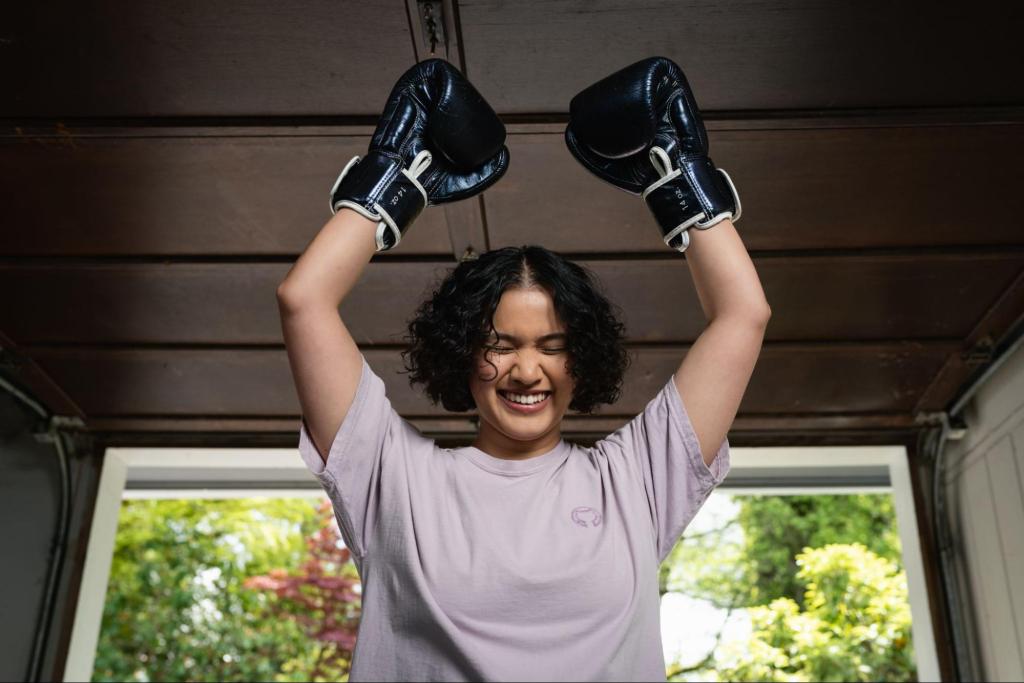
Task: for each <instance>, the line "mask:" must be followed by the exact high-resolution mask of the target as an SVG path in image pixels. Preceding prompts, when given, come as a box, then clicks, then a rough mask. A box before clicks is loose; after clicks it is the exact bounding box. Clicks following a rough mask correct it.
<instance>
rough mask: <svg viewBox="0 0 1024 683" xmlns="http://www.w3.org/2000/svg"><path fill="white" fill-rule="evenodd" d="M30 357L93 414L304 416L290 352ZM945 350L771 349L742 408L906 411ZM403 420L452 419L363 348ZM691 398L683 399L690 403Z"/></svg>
mask: <svg viewBox="0 0 1024 683" xmlns="http://www.w3.org/2000/svg"><path fill="white" fill-rule="evenodd" d="M28 351H29V353H30V354H31V356H32V357H33V358H34V359H35V360H36V362H37V363H39V365H40V367H42V368H43V369H44V370H45V371H47V372H48V373H49V374H50V375H51V376H52V377H53V378H54V380H55V381H56V382H58V383H59V384H60V385H61V386H62V387H63V388H64V389H65V391H66V392H67V393H68V394H69V395H70V396H71V397H72V398H73V399H74V400H75V401H76V403H77V404H78V405H80V406H81V407H82V409H83V410H84V411H85V413H86V414H87V415H88V416H89V417H92V416H123V415H134V416H149V417H161V416H167V417H205V418H221V417H224V418H227V417H235V418H237V417H253V418H254V417H282V416H295V415H297V414H298V399H297V397H296V395H295V389H294V386H293V383H292V377H291V373H290V370H289V367H288V359H287V355H286V353H285V351H284V350H283V349H240V348H228V349H104V348H59V347H30V348H29V349H28ZM948 352H949V349H948V346H943V345H931V346H927V345H914V344H907V345H893V344H888V345H883V344H850V345H842V346H824V345H823V346H814V345H807V344H804V345H798V344H773V345H768V346H766V347H765V348H764V349H763V350H762V354H761V358H760V360H759V361H758V365H757V367H756V368H755V370H754V374H753V377H752V378H751V382H750V385H749V387H748V390H747V393H746V395H745V396H744V399H743V404H742V406H741V409H740V410H741V412H743V413H749V414H754V415H760V414H771V415H779V414H787V413H795V414H814V415H822V414H843V415H847V416H851V415H856V414H857V413H899V412H904V413H906V412H907V411H909V409H910V408H911V407H912V406H913V405H914V400H915V398H916V396H917V393H918V390H917V389H916V388H917V387H920V386H922V385H923V383H924V379H925V378H927V377H929V376H931V374H932V373H934V371H935V368H936V367H937V366H938V365H939V364H940V363H941V361H942V358H943V357H944V356H945V354H946V353H948ZM631 353H632V356H633V364H632V366H631V368H630V370H629V371H628V373H627V377H626V381H625V383H624V386H623V390H622V397H621V398H620V400H619V402H618V403H617V404H616V405H614V406H604V407H602V408H601V409H599V410H598V411H596V412H595V415H596V416H599V417H609V416H633V415H636V414H637V413H639V412H640V411H642V410H643V408H644V406H645V405H646V404H647V402H648V401H649V400H650V399H651V398H653V397H654V396H655V394H657V392H658V391H659V390H661V388H662V387H664V385H665V383H666V382H667V381H668V379H669V378H670V377H671V376H672V373H674V372H675V370H676V369H677V368H678V366H679V363H680V361H681V360H682V358H683V357H684V356H685V353H686V348H685V347H643V348H637V349H633V350H632V352H631ZM364 355H365V356H366V358H367V361H368V362H369V363H370V365H371V366H372V367H373V368H374V370H375V372H377V374H378V375H379V376H380V377H381V378H382V379H383V380H384V383H385V386H386V387H387V395H388V397H389V399H390V400H391V402H392V405H393V406H394V408H395V410H397V411H398V412H399V413H401V414H402V415H404V416H409V417H419V416H441V415H445V416H450V415H452V414H449V413H447V412H446V411H445V410H444V409H443V408H441V407H440V406H432V405H431V404H430V403H429V401H428V400H427V399H426V398H425V397H424V396H423V395H422V394H421V393H420V391H419V390H420V387H417V388H416V390H415V391H413V390H411V389H410V388H409V385H408V382H407V378H406V376H405V375H403V374H399V371H400V370H402V369H403V366H402V359H401V357H400V353H399V351H398V350H373V349H366V350H364ZM684 400H685V397H684Z"/></svg>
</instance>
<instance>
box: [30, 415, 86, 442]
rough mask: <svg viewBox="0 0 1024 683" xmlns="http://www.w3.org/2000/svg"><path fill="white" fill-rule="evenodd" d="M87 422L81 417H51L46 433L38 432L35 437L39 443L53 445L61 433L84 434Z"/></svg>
mask: <svg viewBox="0 0 1024 683" xmlns="http://www.w3.org/2000/svg"><path fill="white" fill-rule="evenodd" d="M84 431H85V422H83V421H82V419H81V418H79V417H74V416H71V417H69V416H66V415H51V416H50V419H49V422H48V423H47V425H46V431H45V432H36V433H35V434H34V435H33V436H34V437H35V439H36V441H37V442H39V443H53V442H55V441H56V440H57V439H58V438H59V433H60V432H84Z"/></svg>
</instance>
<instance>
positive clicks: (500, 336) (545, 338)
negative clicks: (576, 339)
mask: <svg viewBox="0 0 1024 683" xmlns="http://www.w3.org/2000/svg"><path fill="white" fill-rule="evenodd" d="M497 334H498V340H499V341H501V340H505V341H510V342H512V343H513V344H515V343H517V342H518V341H519V337H517V336H515V335H512V334H504V333H502V332H498V333H497ZM554 339H562V340H564V339H566V334H565V333H564V332H552V333H551V334H545V335H544V336H543V337H537V343H540V344H542V343H544V342H546V341H552V340H554Z"/></svg>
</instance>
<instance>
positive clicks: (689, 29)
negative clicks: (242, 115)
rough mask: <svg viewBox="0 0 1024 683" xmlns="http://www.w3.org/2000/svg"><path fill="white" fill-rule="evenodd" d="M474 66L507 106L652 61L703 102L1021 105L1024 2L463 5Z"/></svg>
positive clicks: (538, 103)
mask: <svg viewBox="0 0 1024 683" xmlns="http://www.w3.org/2000/svg"><path fill="white" fill-rule="evenodd" d="M459 14H460V17H461V20H462V37H463V44H464V47H465V52H466V61H467V68H468V69H469V70H470V71H471V72H472V73H473V74H474V75H475V77H476V80H477V82H478V83H479V85H480V86H481V88H482V89H483V90H484V92H486V93H488V94H489V97H490V98H491V101H492V102H493V103H494V105H495V107H496V108H497V109H498V111H501V112H508V113H512V112H522V113H539V112H566V111H568V108H569V100H570V99H571V98H572V96H573V95H574V94H575V93H577V92H579V91H580V90H581V89H583V88H584V87H586V86H588V85H590V84H591V83H593V82H595V81H597V80H598V79H600V78H603V77H604V76H606V75H607V74H610V73H612V72H613V71H616V70H618V69H620V68H622V67H624V66H626V65H628V64H631V63H633V62H635V61H637V60H640V59H644V58H646V57H650V56H654V55H663V56H665V57H669V58H671V59H673V60H674V61H676V62H677V63H678V64H679V65H680V66H681V67H682V68H683V69H684V70H685V72H686V75H687V79H688V80H689V82H690V85H691V86H692V87H693V90H694V92H695V93H696V96H697V102H698V104H699V105H700V106H701V108H702V109H705V110H729V111H736V110H751V109H758V110H763V109H833V108H866V107H878V108H885V107H943V106H961V105H971V104H984V105H991V104H1010V103H1013V104H1019V103H1020V102H1021V100H1022V97H1024V81H1022V80H1021V79H1019V78H1017V79H1013V78H1010V79H1007V78H1006V77H1005V76H1006V75H1007V74H1011V73H1017V72H1020V71H1021V69H1022V67H1024V53H1022V52H1021V50H1020V47H1019V44H1020V34H1021V32H1022V29H1024V7H1022V6H1021V5H1020V4H1019V3H995V2H981V3H971V4H969V5H967V4H941V5H940V4H934V3H933V4H930V5H927V6H922V5H916V4H894V3H884V2H878V1H871V2H863V1H858V0H842V1H833V2H815V1H814V0H786V1H785V2H771V3H766V2H762V1H760V0H727V1H719V2H704V1H701V0H682V1H680V0H655V1H653V2H643V3H638V2H631V1H630V0H595V1H592V2H578V1H576V0H556V1H554V2H552V1H550V0H522V1H520V2H504V1H503V0H464V1H462V2H460V3H459Z"/></svg>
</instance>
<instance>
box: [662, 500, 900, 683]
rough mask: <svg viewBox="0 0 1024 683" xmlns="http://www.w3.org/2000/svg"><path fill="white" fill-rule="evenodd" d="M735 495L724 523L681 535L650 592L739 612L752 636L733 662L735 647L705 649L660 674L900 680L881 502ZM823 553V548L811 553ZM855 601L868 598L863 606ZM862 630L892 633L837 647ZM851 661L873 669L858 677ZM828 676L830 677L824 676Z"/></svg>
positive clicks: (893, 544) (892, 549) (895, 595)
mask: <svg viewBox="0 0 1024 683" xmlns="http://www.w3.org/2000/svg"><path fill="white" fill-rule="evenodd" d="M737 499H738V501H739V502H738V510H737V511H736V514H735V515H734V516H733V517H732V518H727V519H724V520H719V522H718V525H717V527H716V528H713V529H711V530H710V531H704V532H702V533H688V534H687V535H686V536H684V538H683V539H682V540H681V541H680V542H679V543H678V544H677V545H676V547H675V548H674V549H673V551H672V553H671V554H670V555H669V557H668V558H667V560H666V562H665V563H663V565H662V568H661V569H662V577H661V578H662V593H663V594H664V592H667V591H678V592H681V593H685V594H687V595H689V596H691V597H695V598H699V599H704V600H708V601H710V602H711V603H712V604H714V605H715V606H716V607H718V608H720V609H723V610H725V611H726V615H727V617H728V615H729V614H732V612H733V611H735V610H740V609H745V610H747V612H748V614H749V616H750V617H751V619H752V620H753V622H754V634H753V635H752V636H751V638H750V639H749V641H748V642H746V643H745V644H744V647H745V648H747V651H748V652H749V654H748V655H745V656H744V657H740V656H739V655H738V654H737V652H736V651H735V649H733V650H732V651H731V652H730V651H729V648H725V649H723V650H721V651H719V648H717V647H715V648H712V649H711V650H710V651H709V652H708V653H707V655H706V656H705V657H704V658H703V660H702V661H700V662H697V663H695V664H691V665H689V666H682V665H680V664H679V663H676V664H675V665H673V666H670V667H669V669H668V671H667V677H668V678H669V680H682V679H684V678H689V677H694V676H695V677H697V680H709V679H710V680H757V681H774V680H871V676H875V679H876V680H877V679H878V678H879V677H884V678H885V680H889V679H892V680H911V679H912V678H913V676H914V675H915V667H914V662H913V651H912V648H911V647H910V642H909V625H910V621H909V619H910V612H909V605H908V599H907V595H906V586H905V582H906V580H905V578H899V577H902V572H899V567H900V564H899V563H900V544H899V536H898V533H897V531H896V524H895V514H894V512H893V508H892V500H891V497H890V496H888V495H813V496H737ZM842 548H856V549H860V550H845V551H841V550H840V549H842ZM826 549H827V550H828V551H829V552H828V553H826V554H825V555H819V554H817V553H820V552H823V551H825V550H826ZM823 557H825V558H828V560H829V563H825V560H823V559H822V558H823ZM855 562H862V563H863V566H855V564H854V563H855ZM880 563H881V564H880ZM890 569H891V570H892V572H897V573H898V577H897V578H894V576H897V575H894V574H892V572H890V571H889V570H890ZM872 581H873V582H874V584H872V583H871V582H872ZM883 595H884V596H885V598H884V599H882V598H881V597H879V596H883ZM866 596H875V599H874V602H872V601H871V600H867V598H866ZM836 601H841V602H836ZM830 605H831V606H832V607H829V606H830ZM883 607H884V609H883ZM904 617H905V619H904ZM858 620H860V621H858ZM854 622H856V624H859V626H858V627H857V628H854V626H852V625H851V624H854ZM871 624H873V626H871ZM861 627H863V628H861ZM904 627H905V628H904ZM865 628H873V629H875V631H871V633H876V632H877V633H878V634H881V633H882V632H883V631H885V632H888V631H887V629H888V630H891V629H896V630H900V629H903V631H900V633H901V634H902V635H901V636H899V637H897V636H895V635H894V636H892V637H891V638H888V639H886V638H885V637H881V636H879V639H878V640H877V644H878V645H879V647H877V648H875V649H871V651H870V653H869V654H864V655H863V656H862V655H856V656H855V654H856V652H857V651H856V650H851V649H849V648H847V647H846V645H847V644H849V643H858V642H861V641H859V640H858V638H861V636H862V635H863V633H862V632H863V629H865ZM904 631H905V632H904ZM721 635H722V634H721V632H719V639H721ZM786 638H789V640H786ZM886 643H888V645H886ZM782 645H785V647H783V646H782ZM858 647H863V644H861V645H860V646H858ZM868 649H870V648H868ZM729 658H731V659H729ZM805 660H806V661H805ZM730 662H731V663H730ZM807 662H810V663H807ZM851 667H852V668H851ZM857 667H867V668H869V669H870V670H871V671H872V672H873V673H871V674H864V675H866V676H867V678H864V677H863V676H861V674H855V672H854V670H858V671H859V669H857ZM829 672H832V673H834V674H836V675H837V676H839V678H829V677H828V676H831V675H832V673H829ZM836 672H840V673H836ZM852 672H853V673H852ZM861 673H863V672H861ZM805 676H810V678H805ZM858 676H861V677H859V678H858ZM844 677H845V678H844Z"/></svg>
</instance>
